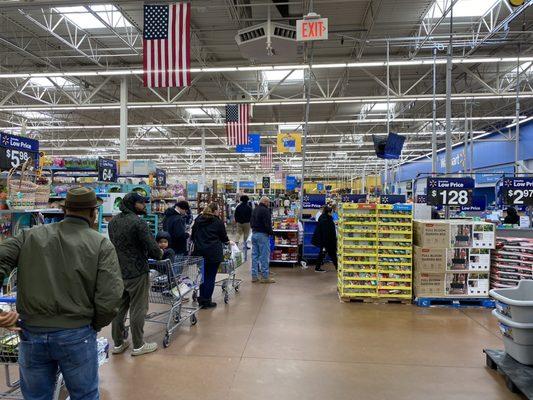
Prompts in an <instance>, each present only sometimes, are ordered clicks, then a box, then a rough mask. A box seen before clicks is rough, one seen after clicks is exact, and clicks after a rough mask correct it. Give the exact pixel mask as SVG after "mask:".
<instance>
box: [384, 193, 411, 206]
mask: <svg viewBox="0 0 533 400" xmlns="http://www.w3.org/2000/svg"><path fill="white" fill-rule="evenodd" d="M379 202H380V203H381V204H396V203H405V195H404V194H382V195H381V196H379Z"/></svg>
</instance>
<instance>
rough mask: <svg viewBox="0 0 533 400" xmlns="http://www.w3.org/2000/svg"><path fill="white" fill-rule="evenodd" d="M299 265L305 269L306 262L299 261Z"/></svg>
mask: <svg viewBox="0 0 533 400" xmlns="http://www.w3.org/2000/svg"><path fill="white" fill-rule="evenodd" d="M300 265H301V266H302V269H307V263H306V262H305V261H304V260H302V261H300Z"/></svg>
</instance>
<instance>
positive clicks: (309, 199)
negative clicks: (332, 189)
mask: <svg viewBox="0 0 533 400" xmlns="http://www.w3.org/2000/svg"><path fill="white" fill-rule="evenodd" d="M325 205H326V195H325V194H306V195H304V197H303V201H302V208H314V209H320V208H322V207H324V206H325Z"/></svg>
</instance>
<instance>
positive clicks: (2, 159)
mask: <svg viewBox="0 0 533 400" xmlns="http://www.w3.org/2000/svg"><path fill="white" fill-rule="evenodd" d="M29 159H31V160H33V161H34V166H35V168H38V167H39V141H38V140H35V139H30V138H27V137H22V136H15V135H10V134H8V133H3V132H0V169H11V168H18V167H20V166H21V165H22V164H24V163H25V162H26V161H28V160H29Z"/></svg>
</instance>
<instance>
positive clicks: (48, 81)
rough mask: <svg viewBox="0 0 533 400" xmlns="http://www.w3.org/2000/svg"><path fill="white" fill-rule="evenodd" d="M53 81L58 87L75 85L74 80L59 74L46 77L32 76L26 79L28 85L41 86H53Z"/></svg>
mask: <svg viewBox="0 0 533 400" xmlns="http://www.w3.org/2000/svg"><path fill="white" fill-rule="evenodd" d="M54 83H55V84H56V85H57V86H59V87H60V88H67V87H74V86H77V85H76V84H75V83H74V82H72V81H69V80H67V79H65V78H62V77H60V76H57V77H52V78H46V77H33V78H30V80H29V81H28V85H29V86H38V87H43V88H53V87H55V86H54Z"/></svg>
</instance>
